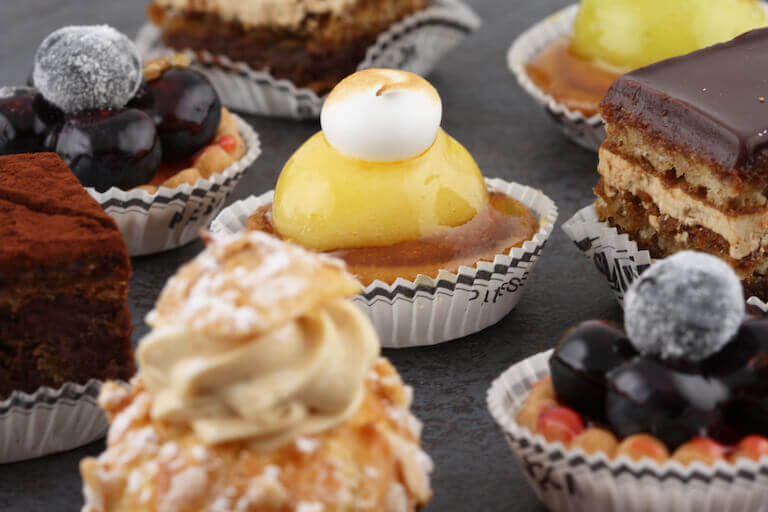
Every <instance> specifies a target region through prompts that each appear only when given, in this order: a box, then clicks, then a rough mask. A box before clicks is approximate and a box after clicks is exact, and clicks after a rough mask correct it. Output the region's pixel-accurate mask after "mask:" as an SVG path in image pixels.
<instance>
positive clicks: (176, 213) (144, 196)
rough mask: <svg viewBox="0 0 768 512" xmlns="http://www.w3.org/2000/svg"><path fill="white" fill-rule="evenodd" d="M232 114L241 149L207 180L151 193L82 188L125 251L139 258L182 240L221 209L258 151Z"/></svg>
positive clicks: (178, 244)
mask: <svg viewBox="0 0 768 512" xmlns="http://www.w3.org/2000/svg"><path fill="white" fill-rule="evenodd" d="M234 117H235V119H236V121H237V126H238V129H239V132H240V136H241V137H242V138H243V142H244V143H245V147H246V153H245V155H244V156H243V158H241V159H240V160H238V161H237V162H235V163H234V164H232V165H231V166H229V167H228V168H227V169H226V170H224V171H223V172H221V173H218V174H214V175H213V176H211V177H210V178H209V179H200V180H198V181H197V183H195V184H194V185H189V184H184V185H181V186H179V187H176V188H167V187H160V188H159V189H158V190H157V192H156V193H154V194H150V193H148V192H147V191H145V190H141V189H134V190H120V189H118V188H116V187H112V188H111V189H109V190H107V191H106V192H103V193H102V192H97V191H96V190H94V189H92V188H88V189H86V190H88V193H89V194H91V196H92V197H93V198H94V199H96V201H98V202H99V204H100V205H101V207H102V208H104V210H105V211H106V212H107V213H108V214H109V215H110V216H111V217H112V218H113V219H114V220H115V222H116V223H117V227H118V228H119V229H120V232H121V233H122V235H123V238H125V242H126V244H127V245H128V254H130V255H131V256H141V255H145V254H153V253H157V252H161V251H167V250H170V249H175V248H177V247H181V246H183V245H185V244H188V243H189V242H191V241H192V240H194V239H196V238H197V234H198V231H200V229H201V228H204V227H206V226H207V225H208V223H209V222H210V221H211V219H213V218H214V217H215V216H216V214H218V213H219V211H221V208H222V207H223V206H224V203H225V201H226V200H227V197H228V196H229V194H230V192H232V189H234V188H235V185H237V183H238V181H239V180H240V178H242V177H243V174H244V173H245V171H246V170H248V168H249V167H250V165H251V164H252V163H253V162H254V161H255V160H256V158H257V157H258V156H259V154H260V153H261V146H260V143H259V138H258V136H257V135H256V132H254V131H253V128H251V127H250V126H249V125H248V123H246V122H245V121H243V120H242V119H241V118H239V117H237V116H234Z"/></svg>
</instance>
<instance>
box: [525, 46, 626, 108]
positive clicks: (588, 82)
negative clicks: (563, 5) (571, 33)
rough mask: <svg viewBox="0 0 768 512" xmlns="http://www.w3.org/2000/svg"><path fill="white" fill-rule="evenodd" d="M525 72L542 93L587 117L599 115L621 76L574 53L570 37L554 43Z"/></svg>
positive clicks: (530, 63)
mask: <svg viewBox="0 0 768 512" xmlns="http://www.w3.org/2000/svg"><path fill="white" fill-rule="evenodd" d="M525 69H526V72H527V73H528V76H529V77H530V78H531V80H533V83H535V84H536V85H537V86H538V87H539V88H540V89H541V90H542V91H544V92H545V93H547V94H549V95H550V96H552V97H553V98H554V99H555V101H557V102H558V103H562V104H563V105H565V106H566V107H568V109H569V110H576V111H579V112H581V113H582V114H584V115H585V116H587V117H591V116H593V115H595V114H596V113H597V109H598V105H599V104H600V100H601V99H603V96H604V95H605V93H606V92H607V91H608V89H609V88H610V87H611V84H612V83H613V81H614V80H616V79H617V78H618V77H619V75H618V74H617V73H614V72H612V71H608V70H605V69H603V68H601V67H598V66H596V65H595V64H593V63H592V62H590V61H588V60H585V59H583V58H581V57H579V56H578V55H576V54H575V53H573V51H572V50H571V42H570V39H569V38H567V37H561V38H559V39H556V40H555V41H553V42H552V43H551V44H550V45H549V46H547V47H546V48H544V49H543V50H542V51H541V53H540V54H539V55H538V56H537V57H536V58H535V59H533V60H532V61H531V62H529V63H528V65H527V66H526V68H525Z"/></svg>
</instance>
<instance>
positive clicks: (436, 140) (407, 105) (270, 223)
mask: <svg viewBox="0 0 768 512" xmlns="http://www.w3.org/2000/svg"><path fill="white" fill-rule="evenodd" d="M441 116H442V104H441V101H440V97H439V95H438V93H437V91H436V90H435V89H434V88H433V87H432V85H431V84H429V82H427V81H426V80H424V79H423V78H421V77H419V76H417V75H415V74H412V73H408V72H404V71H396V70H379V69H371V70H365V71H360V72H358V73H355V74H353V75H351V76H349V77H348V78H346V79H345V80H343V81H342V82H341V83H340V84H339V85H338V86H337V87H336V88H335V89H334V90H333V91H332V92H331V94H330V95H329V96H328V99H327V100H326V102H325V105H324V107H323V112H322V114H321V124H322V128H323V131H322V132H319V133H317V134H316V135H314V136H313V137H312V138H311V139H309V140H308V141H307V142H306V143H305V144H304V145H303V146H302V147H301V148H299V150H298V151H296V153H295V154H294V155H293V156H292V157H291V159H290V160H289V161H288V162H287V163H286V165H285V167H284V168H283V171H282V173H281V174H280V178H279V179H278V182H277V186H276V188H275V195H274V200H273V201H272V202H271V203H269V204H265V205H263V206H262V207H261V208H260V209H259V210H258V211H257V212H255V213H254V214H253V215H252V216H251V217H250V218H249V219H248V227H249V229H252V230H260V231H265V232H268V233H271V234H275V235H277V236H279V237H281V238H284V239H286V240H290V241H293V242H296V243H298V244H300V245H302V246H304V247H307V248H310V249H313V250H316V251H321V252H325V253H328V254H331V255H333V256H337V257H339V258H341V259H343V260H344V261H346V263H347V265H348V266H349V269H350V271H351V272H352V273H354V274H355V275H356V276H357V277H358V279H360V281H361V282H362V283H363V284H364V285H368V284H370V283H372V282H374V281H377V280H378V281H382V282H385V283H393V282H394V281H395V280H397V279H398V278H402V279H406V280H413V279H416V277H417V276H418V275H426V276H431V277H433V278H434V277H437V275H438V273H439V272H440V271H441V270H446V271H448V272H456V271H457V270H458V269H459V267H460V266H469V267H472V266H475V265H476V264H477V263H478V262H479V261H489V262H491V261H493V260H494V257H495V256H496V255H499V254H504V253H508V252H509V251H510V250H511V248H513V247H520V246H522V245H523V243H525V242H526V241H528V240H531V239H532V238H533V237H534V235H536V233H537V232H538V231H539V229H540V225H539V218H538V217H537V216H536V214H534V213H533V212H532V211H531V210H530V209H529V208H528V207H527V206H525V205H524V204H523V203H521V202H520V201H518V200H516V199H514V198H512V197H510V196H508V195H507V194H505V193H504V192H501V191H498V190H495V189H493V188H489V187H488V186H487V184H486V183H485V182H484V180H483V176H482V174H481V173H480V169H479V168H478V166H477V164H476V163H475V161H474V159H473V158H472V156H471V155H470V154H469V152H468V151H467V150H466V149H465V148H464V147H463V146H462V145H461V144H459V143H458V142H457V141H456V140H454V139H453V138H452V137H450V136H449V135H448V134H447V133H445V132H444V131H443V130H442V129H441V128H440V121H441Z"/></svg>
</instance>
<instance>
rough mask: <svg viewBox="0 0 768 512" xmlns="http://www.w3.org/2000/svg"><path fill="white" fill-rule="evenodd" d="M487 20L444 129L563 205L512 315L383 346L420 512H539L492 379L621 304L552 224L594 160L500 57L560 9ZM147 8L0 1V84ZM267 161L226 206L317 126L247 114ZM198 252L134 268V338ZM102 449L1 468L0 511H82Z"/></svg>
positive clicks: (445, 78) (127, 23)
mask: <svg viewBox="0 0 768 512" xmlns="http://www.w3.org/2000/svg"><path fill="white" fill-rule="evenodd" d="M470 3H471V4H473V5H474V7H475V8H476V9H477V11H478V13H479V14H480V15H481V16H482V17H483V19H484V20H485V25H484V27H483V28H482V29H481V31H480V32H478V33H477V34H475V35H474V36H473V37H472V38H471V39H470V40H468V41H467V42H466V44H465V45H464V46H463V47H461V48H460V49H459V50H458V51H456V52H455V53H454V54H453V55H452V56H451V57H450V58H449V59H446V60H445V61H444V62H443V63H442V64H441V65H440V66H439V67H438V68H437V70H436V71H435V72H434V73H433V75H432V76H431V80H432V81H433V83H434V84H435V86H436V87H437V88H438V89H439V91H440V93H441V94H442V97H443V103H444V107H445V116H444V121H443V126H444V128H445V129H446V130H447V131H448V132H449V133H451V134H452V135H453V136H454V137H456V138H457V139H458V140H459V141H461V142H463V143H464V144H465V145H466V146H467V147H468V149H469V150H470V151H471V152H472V153H473V155H474V156H475V157H476V159H477V161H478V163H479V164H480V166H481V168H482V169H483V172H484V173H485V175H486V176H500V177H503V178H506V179H512V180H516V181H519V182H522V183H525V184H528V185H532V186H536V187H540V188H541V189H543V190H544V191H545V192H546V193H547V194H548V195H550V196H551V197H552V198H553V199H554V200H555V201H556V202H557V203H558V205H559V207H560V222H558V227H557V228H556V229H555V232H554V235H553V237H552V239H551V240H550V243H549V245H548V246H547V248H546V250H545V251H544V255H543V258H542V260H541V261H540V262H539V265H538V267H537V268H536V271H535V272H534V274H533V276H532V279H531V280H530V281H529V284H528V289H527V290H526V292H525V296H524V297H523V300H522V301H521V303H520V305H519V306H518V308H517V309H516V310H515V311H514V312H513V313H512V314H511V315H510V316H509V317H507V318H506V319H505V320H503V321H502V322H501V323H499V324H498V325H496V326H495V327H492V328H490V329H487V330H485V331H483V332H481V333H478V334H475V335H474V336H470V337H468V338H466V339H463V340H458V341H454V342H451V343H447V344H443V345H439V346H437V347H433V348H427V349H411V350H405V351H399V352H393V351H388V353H387V355H388V356H389V357H390V358H391V359H392V361H393V362H394V363H395V365H396V366H397V368H398V369H399V370H400V372H401V373H402V374H403V377H404V378H405V380H406V381H407V382H409V383H410V384H412V385H413V386H414V387H415V389H416V405H415V408H416V412H417V414H418V415H419V416H420V417H421V419H422V420H424V423H425V430H424V442H425V445H426V449H427V450H428V451H429V453H430V454H431V455H432V456H433V458H434V460H435V464H436V470H435V473H434V475H433V476H434V489H435V498H434V500H433V502H432V503H431V504H430V505H429V506H428V507H427V509H426V510H427V512H429V511H435V512H451V511H469V510H471V511H486V510H488V511H495V510H519V511H526V512H528V511H537V512H540V511H541V510H542V507H541V506H540V505H538V503H537V500H536V497H535V496H534V494H533V493H532V492H531V490H530V489H529V488H528V485H527V484H526V482H525V479H524V477H523V474H522V473H521V471H520V469H519V468H518V466H517V465H516V463H515V461H514V459H513V457H512V454H511V452H510V451H509V449H508V448H507V446H506V443H505V442H504V439H503V437H502V436H501V434H500V433H499V431H498V429H497V427H496V425H495V424H494V422H493V420H492V418H491V416H490V414H489V413H488V412H487V409H486V406H485V393H486V390H487V389H488V387H489V385H490V383H491V381H492V380H493V379H495V378H496V377H497V376H498V375H499V374H500V373H501V372H502V371H503V370H504V369H506V368H507V367H508V366H509V365H510V364H512V363H514V362H516V361H518V360H520V359H522V358H524V357H526V356H529V355H532V354H534V353H536V352H539V351H541V350H544V349H546V348H548V347H550V346H552V345H553V344H554V343H555V342H556V341H557V339H558V338H559V337H560V335H561V334H562V333H563V332H564V331H565V330H566V329H567V328H568V327H570V326H571V325H573V324H575V323H577V322H579V321H581V320H585V319H588V318H609V319H616V318H617V317H618V315H619V309H618V306H617V305H616V302H615V300H614V298H613V296H612V294H611V292H610V290H609V289H608V286H607V285H606V283H605V280H604V279H603V278H601V277H600V276H599V275H598V274H597V272H596V271H595V269H594V268H593V267H592V266H591V265H590V264H589V262H588V261H586V260H585V259H584V257H583V256H582V255H581V254H580V253H579V252H578V251H577V249H576V248H575V247H574V246H573V245H572V244H571V243H570V241H568V240H567V238H566V237H565V235H564V234H563V233H562V231H561V230H560V228H559V224H560V223H561V222H562V221H563V220H565V219H567V218H569V217H570V216H571V215H572V214H573V213H574V212H575V211H576V210H578V209H579V208H581V207H582V206H584V205H586V204H587V203H588V202H589V201H590V200H591V197H592V192H591V188H592V186H593V185H594V183H595V181H596V178H595V176H596V173H595V167H596V157H595V155H593V154H591V153H588V152H586V151H584V150H582V149H580V148H578V147H577V146H576V145H574V144H572V143H570V142H569V141H568V140H566V139H565V138H564V137H563V136H562V135H561V134H560V132H559V131H558V128H557V127H556V126H555V124H554V123H552V122H551V121H550V120H549V119H548V117H547V115H546V114H545V113H544V111H543V110H541V109H540V108H539V107H537V106H536V105H534V103H533V101H532V100H531V99H530V98H529V97H528V96H526V94H525V93H524V92H523V91H522V90H521V89H520V88H518V86H517V84H516V83H515V80H514V77H513V76H512V75H511V74H510V73H509V72H508V70H507V67H506V60H505V56H506V51H507V48H508V47H509V45H510V43H511V42H512V40H513V39H514V38H515V37H516V36H517V34H519V33H520V32H521V31H523V30H524V29H525V28H527V27H528V26H530V25H531V24H533V23H534V22H535V21H537V20H539V19H541V18H543V17H544V16H546V15H547V14H549V13H550V12H552V11H554V10H556V9H558V8H560V7H563V6H564V5H566V3H567V0H471V1H470ZM143 5H144V2H143V0H23V1H22V0H2V1H0V63H2V64H1V65H2V71H3V73H2V79H0V81H2V82H3V83H8V84H18V83H23V82H24V81H25V80H26V78H27V75H28V73H29V71H30V70H31V66H32V64H31V59H32V55H33V53H34V50H35V47H36V46H37V44H38V43H39V42H40V41H41V40H42V39H43V37H45V35H47V34H48V33H49V32H50V31H52V30H53V29H55V28H58V27H59V26H61V25H64V24H72V23H110V24H112V25H114V26H115V27H116V28H118V29H120V30H124V31H127V32H128V33H129V34H131V35H133V34H134V33H135V32H136V30H137V29H138V27H139V25H140V23H141V22H142V20H143V14H142V6H143ZM251 120H252V121H253V124H254V126H255V127H256V129H257V131H258V132H259V134H260V135H261V139H262V143H263V147H264V154H263V156H262V157H261V158H260V159H259V160H258V161H257V162H256V165H255V166H254V168H253V169H252V170H251V171H250V173H249V175H248V176H246V177H245V178H244V179H243V181H242V182H241V183H240V185H239V186H238V188H237V189H236V190H235V194H234V197H233V199H235V198H242V197H244V196H247V195H249V194H252V193H261V192H263V191H265V190H268V189H269V188H272V186H273V184H274V182H275V179H276V177H277V174H278V172H279V171H280V168H281V166H282V164H283V163H284V162H285V160H286V159H287V158H288V157H289V156H290V154H291V152H292V151H293V150H295V149H296V148H297V147H298V145H299V144H300V143H301V142H302V141H303V140H304V139H306V138H307V137H309V136H310V135H311V134H312V133H314V132H315V131H316V130H317V129H318V127H317V125H316V124H315V123H296V122H293V121H275V120H269V119H251ZM200 248H201V245H200V244H199V243H195V244H192V245H190V246H188V247H185V248H183V249H180V250H177V251H173V252H170V253H167V254H162V255H159V256H152V257H144V258H138V259H135V260H134V266H135V271H136V274H135V277H134V279H133V281H132V283H131V284H132V290H131V306H132V309H133V314H134V321H135V324H136V333H135V339H137V340H138V338H139V337H140V336H142V335H143V334H144V333H145V332H146V327H145V326H144V324H143V322H142V319H143V316H144V314H145V313H146V312H147V311H148V310H149V309H150V308H151V307H152V304H153V303H154V300H155V297H156V296H157V294H158V293H159V291H160V289H161V287H162V285H163V283H164V282H165V280H166V279H167V278H168V276H170V275H171V274H172V273H173V271H174V270H175V269H176V268H177V267H178V266H179V265H180V264H182V263H184V262H186V261H188V260H189V259H190V258H192V257H193V256H194V255H195V254H197V252H199V251H200ZM101 448H102V445H101V444H100V443H96V444H94V445H91V446H88V447H86V448H83V449H80V450H75V451H72V452H69V453H65V454H61V455H56V456H51V457H47V458H44V459H39V460H35V461H29V462H23V463H17V464H10V465H5V466H0V510H2V511H3V512H17V511H18V512H21V511H24V512H28V511H43V510H51V511H56V512H71V511H77V510H79V508H80V506H81V504H82V498H81V490H80V478H79V475H78V471H77V464H78V461H79V460H80V459H81V458H82V457H84V456H86V455H94V454H96V453H98V452H99V451H100V450H101Z"/></svg>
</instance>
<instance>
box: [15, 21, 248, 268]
mask: <svg viewBox="0 0 768 512" xmlns="http://www.w3.org/2000/svg"><path fill="white" fill-rule="evenodd" d="M32 83H33V84H34V87H6V88H3V89H0V118H2V119H3V124H4V126H5V129H4V131H3V137H0V153H2V154H13V153H22V152H42V151H51V152H55V153H57V154H58V155H59V156H61V158H62V159H63V160H64V161H65V162H66V163H67V165H69V167H70V168H71V169H72V172H74V174H75V176H77V178H78V179H79V180H80V182H81V183H82V185H83V186H84V187H86V188H88V190H89V191H92V195H93V196H94V197H95V198H96V199H97V200H98V201H99V202H100V203H101V204H102V206H104V207H105V209H107V211H109V213H110V214H112V215H113V217H114V218H115V220H116V221H117V223H118V225H119V227H120V228H121V231H123V234H124V235H125V237H126V240H127V241H128V243H129V250H130V253H131V254H132V255H137V254H145V253H148V252H157V251H158V250H163V249H170V248H173V247H175V246H178V245H182V244H183V243H186V242H188V241H190V240H191V237H190V236H189V235H188V234H186V233H185V234H184V236H174V235H176V233H175V231H177V230H178V228H177V229H174V228H175V225H179V224H181V225H185V224H187V223H189V222H190V219H189V218H191V217H194V216H196V217H199V218H203V221H205V219H207V218H209V217H210V216H211V215H212V214H213V213H214V212H209V213H208V214H207V215H206V216H201V215H200V209H201V207H204V208H205V209H209V208H210V209H218V208H220V207H221V206H222V204H221V203H222V202H223V199H224V197H223V196H222V195H221V194H211V197H209V198H206V200H205V203H207V204H204V205H199V204H189V205H187V206H188V207H189V208H188V209H189V211H190V213H189V214H188V215H186V217H187V218H186V219H185V218H184V217H185V215H184V214H185V210H184V206H185V202H184V201H183V200H181V199H183V198H181V197H176V201H177V204H178V210H177V211H173V210H172V209H168V208H166V206H167V202H166V201H164V200H162V199H161V197H163V196H177V193H178V192H179V188H180V187H182V186H186V187H190V188H196V187H198V186H199V184H200V182H201V180H208V181H210V180H214V178H215V177H219V176H220V177H221V178H220V179H219V181H222V180H224V179H229V180H232V177H231V175H233V174H234V173H233V172H232V171H231V170H230V169H233V167H237V171H236V172H241V171H242V167H243V165H244V164H245V167H247V165H248V164H250V163H251V162H252V161H253V158H254V156H253V151H254V150H253V148H249V147H248V144H246V141H245V140H244V138H243V136H242V135H241V126H240V123H239V122H238V120H237V119H236V118H235V117H234V116H233V115H232V114H231V113H230V112H229V111H228V110H227V109H225V108H222V106H221V100H220V99H219V97H218V94H217V93H216V90H215V89H214V88H213V86H212V85H211V83H210V82H209V80H208V79H207V78H206V77H205V76H204V75H202V74H200V73H199V72H197V71H194V70H192V69H190V68H189V59H188V58H187V57H185V56H183V55H174V56H172V57H169V58H162V59H155V60H150V61H147V62H146V63H144V64H142V62H141V59H140V58H139V55H138V52H137V50H136V47H135V45H134V44H133V42H132V41H131V40H130V39H128V38H127V37H126V36H125V35H123V34H121V33H119V32H117V31H116V30H114V29H112V28H111V27H107V26H74V27H65V28H62V29H59V30H57V31H55V32H53V33H52V34H51V35H49V36H48V37H47V38H46V39H45V40H44V41H43V43H42V44H41V45H40V47H39V48H38V50H37V52H36V55H35V64H34V72H33V74H32ZM247 142H248V143H249V144H251V145H253V142H252V141H247ZM161 187H162V188H168V189H171V191H170V192H167V193H166V194H160V195H158V191H159V190H160V188H161ZM143 192H147V193H149V194H150V196H149V199H147V196H146V194H144V193H143ZM137 201H142V202H143V203H144V205H143V206H144V209H145V210H149V211H148V212H141V214H140V216H139V217H137V216H136V214H135V213H134V214H131V213H129V212H125V211H124V208H122V207H124V206H125V208H134V209H135V208H136V206H137ZM196 201H199V199H196V200H193V201H192V203H195V202H196ZM154 202H159V203H162V208H156V209H155V210H157V211H153V203H154ZM129 204H130V206H127V205H129ZM161 209H162V210H163V211H162V212H160V211H159V210H161ZM194 211H197V214H193V213H192V212H194ZM179 215H181V216H182V222H179V221H178V220H174V219H177V216H179ZM153 217H154V218H153ZM136 222H139V223H140V224H139V225H138V226H136V225H135V224H136ZM174 223H175V225H174ZM163 224H165V225H163ZM203 226H204V223H203V224H194V225H193V226H192V228H193V229H192V230H191V231H193V232H196V230H197V229H199V228H200V227H203ZM188 231H189V230H188Z"/></svg>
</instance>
